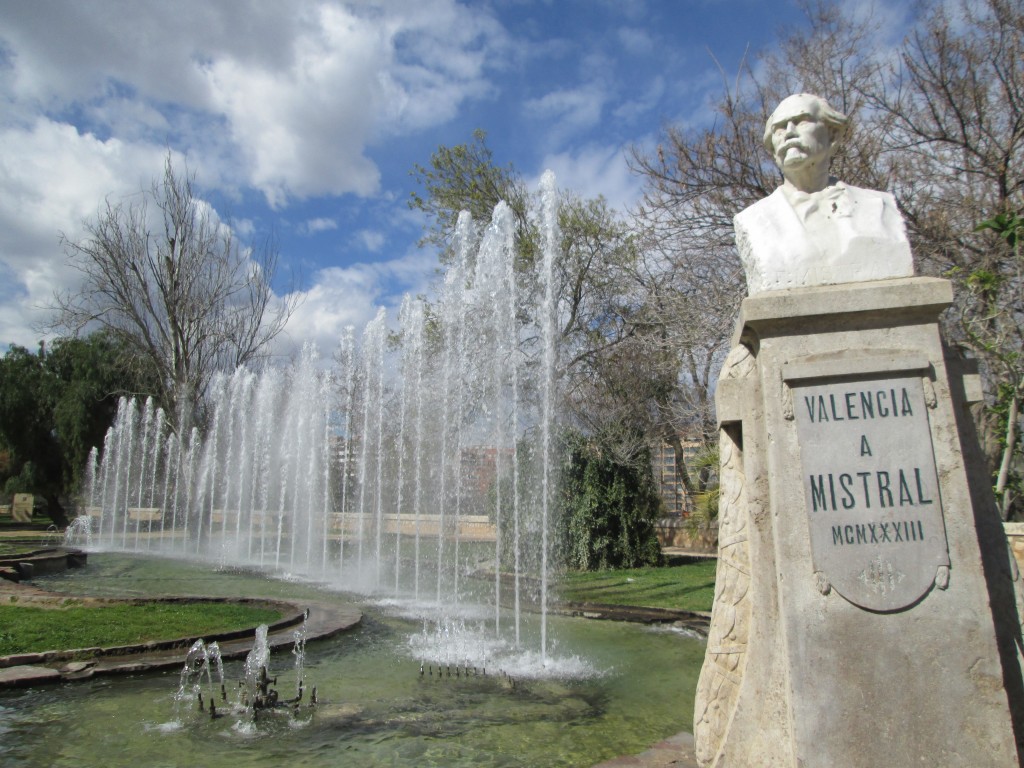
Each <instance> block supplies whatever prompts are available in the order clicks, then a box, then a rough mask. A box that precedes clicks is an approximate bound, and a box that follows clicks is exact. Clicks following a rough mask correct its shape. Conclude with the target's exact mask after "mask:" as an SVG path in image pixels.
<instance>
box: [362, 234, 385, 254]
mask: <svg viewBox="0 0 1024 768" xmlns="http://www.w3.org/2000/svg"><path fill="white" fill-rule="evenodd" d="M356 235H357V237H358V238H359V240H360V241H361V242H362V244H363V247H364V248H366V250H368V251H370V253H377V252H378V251H380V249H381V248H383V247H384V242H385V240H386V238H385V236H384V233H383V232H378V231H377V230H374V229H361V230H359V232H357V233H356Z"/></svg>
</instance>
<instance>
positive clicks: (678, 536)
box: [656, 517, 718, 554]
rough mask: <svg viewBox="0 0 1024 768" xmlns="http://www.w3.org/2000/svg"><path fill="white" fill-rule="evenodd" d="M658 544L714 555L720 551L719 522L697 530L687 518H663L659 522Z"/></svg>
mask: <svg viewBox="0 0 1024 768" xmlns="http://www.w3.org/2000/svg"><path fill="white" fill-rule="evenodd" d="M656 528H657V534H658V543H660V544H661V546H663V547H679V548H680V549H687V550H690V551H692V552H698V553H707V554H714V553H715V552H717V551H718V521H715V522H713V523H711V524H710V525H709V526H707V527H701V528H695V527H694V526H692V525H691V524H690V523H689V522H688V521H687V520H686V519H685V518H681V517H663V518H661V519H660V520H658V522H657V526H656Z"/></svg>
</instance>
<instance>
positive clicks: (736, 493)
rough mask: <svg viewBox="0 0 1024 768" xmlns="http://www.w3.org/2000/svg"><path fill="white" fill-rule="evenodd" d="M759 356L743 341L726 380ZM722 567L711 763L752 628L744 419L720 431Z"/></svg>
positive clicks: (701, 713) (710, 665)
mask: <svg viewBox="0 0 1024 768" xmlns="http://www.w3.org/2000/svg"><path fill="white" fill-rule="evenodd" d="M753 371H754V359H753V356H752V355H751V354H750V351H749V350H748V349H747V348H746V347H743V346H738V347H736V348H734V349H733V350H732V351H731V352H730V353H729V357H728V358H727V360H726V363H725V366H724V367H723V369H722V376H721V378H722V379H736V378H744V377H746V376H750V375H753ZM719 460H720V467H719V508H718V526H719V528H718V566H717V569H716V573H715V601H714V605H713V607H712V610H711V627H710V630H709V632H708V650H707V654H706V655H705V658H704V666H703V667H702V669H701V673H700V678H699V680H698V682H697V695H696V700H695V702H694V736H695V741H696V748H697V755H696V756H697V762H698V763H699V764H700V765H702V766H707V765H711V764H712V763H713V761H714V760H715V757H716V756H717V754H718V752H719V749H720V748H721V746H722V743H723V742H724V741H725V736H726V733H727V731H728V728H729V722H730V720H731V718H732V714H733V712H734V710H735V708H736V701H737V698H738V695H739V691H740V684H741V681H742V679H743V669H744V662H745V660H746V652H747V641H748V637H749V632H750V544H749V541H748V528H749V515H748V510H747V487H746V476H745V474H744V470H743V436H742V426H741V424H739V423H733V424H723V425H722V428H721V429H720V431H719Z"/></svg>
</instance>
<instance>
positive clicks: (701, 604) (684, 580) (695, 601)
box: [558, 560, 716, 611]
mask: <svg viewBox="0 0 1024 768" xmlns="http://www.w3.org/2000/svg"><path fill="white" fill-rule="evenodd" d="M715 565H716V562H715V561H714V560H698V561H695V562H688V563H684V564H682V565H674V566H669V567H665V568H628V569H623V570H618V571H591V572H589V573H568V574H566V575H565V576H564V577H563V578H562V579H561V583H560V584H559V586H558V597H559V598H561V599H562V600H566V601H570V602H579V603H604V604H606V605H632V606H641V607H644V608H673V609H676V610H683V611H710V610H711V603H712V601H713V600H714V596H715Z"/></svg>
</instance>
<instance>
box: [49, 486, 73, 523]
mask: <svg viewBox="0 0 1024 768" xmlns="http://www.w3.org/2000/svg"><path fill="white" fill-rule="evenodd" d="M43 498H44V499H45V500H46V514H48V515H49V516H50V519H51V520H53V524H54V525H56V526H57V527H58V528H67V527H68V522H69V521H68V515H67V512H65V511H64V507H63V505H61V503H60V499H59V498H58V497H57V494H49V493H46V494H43Z"/></svg>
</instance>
